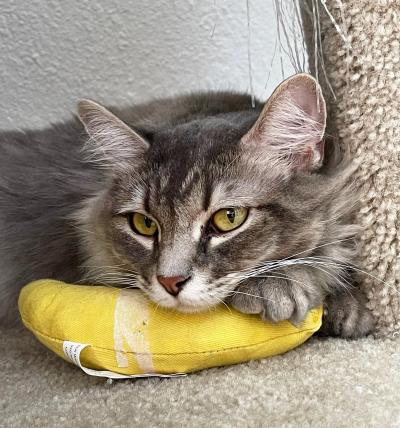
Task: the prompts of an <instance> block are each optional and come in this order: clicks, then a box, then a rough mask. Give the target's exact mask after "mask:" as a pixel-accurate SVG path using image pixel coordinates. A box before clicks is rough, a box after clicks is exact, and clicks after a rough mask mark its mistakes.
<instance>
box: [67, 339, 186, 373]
mask: <svg viewBox="0 0 400 428" xmlns="http://www.w3.org/2000/svg"><path fill="white" fill-rule="evenodd" d="M88 346H90V345H88V344H85V343H78V342H70V341H68V340H64V342H63V351H64V354H65V356H66V357H67V358H68V359H69V360H70V361H71V362H72V363H74V364H75V365H76V366H78V367H80V368H81V369H82V370H83V371H84V372H85V373H86V374H88V375H90V376H97V377H106V378H108V379H133V378H141V377H142V378H143V377H180V376H186V373H172V374H162V373H143V374H138V375H124V374H121V373H115V372H110V371H108V370H93V369H89V368H87V367H84V366H83V365H82V363H81V352H82V351H83V350H84V349H85V348H87V347H88Z"/></svg>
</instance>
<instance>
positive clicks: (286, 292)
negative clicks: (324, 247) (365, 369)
mask: <svg viewBox="0 0 400 428" xmlns="http://www.w3.org/2000/svg"><path fill="white" fill-rule="evenodd" d="M300 273H301V272H300V271H299V270H297V272H296V279H294V278H293V273H292V275H291V276H290V278H291V279H287V278H284V276H285V275H284V274H278V273H276V274H275V275H274V276H277V277H279V276H281V277H280V278H276V277H275V278H274V277H266V278H249V279H248V280H246V282H243V283H242V284H240V286H239V287H238V288H237V289H236V290H234V291H233V292H232V294H231V295H230V296H229V297H228V299H227V301H228V302H229V304H231V305H232V306H233V307H234V308H235V309H237V310H238V311H240V312H243V313H247V314H259V315H260V316H261V318H262V319H264V320H268V321H272V322H279V321H283V320H289V321H290V322H292V323H293V324H299V323H300V322H301V321H302V320H303V319H304V317H305V316H306V314H307V312H308V311H309V310H310V309H312V308H314V307H316V306H319V305H321V304H322V303H323V304H324V316H323V320H322V327H321V329H320V330H319V332H318V334H319V335H322V336H337V337H343V338H347V339H357V338H360V337H364V336H367V335H368V334H371V333H372V332H373V329H374V319H373V316H372V313H371V311H370V310H369V309H368V308H367V305H366V297H365V295H364V293H362V291H361V290H360V289H358V288H356V287H354V288H352V289H350V290H346V291H341V292H337V293H335V294H330V295H328V296H326V297H324V296H325V293H324V291H323V290H322V289H321V288H320V287H319V285H318V283H317V282H314V283H313V278H312V275H310V274H309V273H308V271H307V270H304V271H303V272H302V275H300ZM299 277H301V279H302V280H299ZM314 281H316V278H314Z"/></svg>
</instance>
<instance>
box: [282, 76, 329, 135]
mask: <svg viewBox="0 0 400 428" xmlns="http://www.w3.org/2000/svg"><path fill="white" fill-rule="evenodd" d="M304 83H305V82H304ZM312 83H314V82H312ZM288 92H289V98H291V99H292V100H293V103H294V104H296V105H297V106H298V107H300V108H301V109H302V110H303V111H304V112H305V113H306V114H307V115H308V116H309V117H310V118H311V119H313V120H314V121H315V122H317V123H320V124H321V127H323V128H325V102H324V101H323V99H322V96H321V95H320V94H319V93H318V92H319V91H318V89H317V87H316V86H315V84H312V85H310V84H309V83H308V82H307V84H303V85H293V86H292V87H290V88H289V90H288ZM322 132H323V131H322Z"/></svg>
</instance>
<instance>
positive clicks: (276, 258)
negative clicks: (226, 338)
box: [0, 74, 373, 337]
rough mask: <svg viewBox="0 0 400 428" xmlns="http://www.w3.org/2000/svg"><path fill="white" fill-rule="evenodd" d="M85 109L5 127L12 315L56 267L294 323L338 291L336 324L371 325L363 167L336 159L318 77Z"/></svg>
mask: <svg viewBox="0 0 400 428" xmlns="http://www.w3.org/2000/svg"><path fill="white" fill-rule="evenodd" d="M111 110H112V112H111ZM78 114H79V118H78V117H74V119H72V120H69V121H67V122H65V123H59V124H55V125H53V126H51V127H49V128H48V129H44V130H37V131H26V132H3V133H1V135H0V167H1V170H0V206H1V211H0V236H1V243H0V272H1V277H0V318H2V320H3V322H5V320H9V319H10V317H11V318H13V317H14V316H15V314H16V308H15V303H16V300H17V295H18V292H19V290H20V288H21V286H23V285H24V284H26V283H28V282H29V281H32V280H35V279H39V278H46V277H50V278H56V279H59V280H63V281H66V282H74V283H91V284H98V283H102V284H111V285H117V286H123V287H139V288H141V289H143V291H144V292H145V293H146V294H147V295H148V297H149V298H150V299H152V300H153V301H154V302H156V303H157V304H159V305H161V306H163V307H167V308H174V309H176V310H179V311H184V312H194V311H200V310H206V309H208V308H209V307H212V306H213V305H216V304H219V303H221V302H224V303H225V304H230V305H231V306H233V307H234V308H236V309H237V310H239V311H242V312H244V313H252V314H259V315H260V316H261V317H262V318H263V319H265V320H270V321H273V322H278V321H281V320H290V321H291V322H292V323H294V324H298V323H300V322H301V321H302V320H303V318H304V317H305V315H306V313H307V311H308V310H309V309H311V308H313V307H316V306H318V305H321V304H322V303H323V302H324V300H325V301H326V302H330V304H328V306H327V307H326V324H325V332H326V333H327V334H334V335H339V336H344V337H359V336H363V335H366V334H368V333H370V332H371V330H372V328H373V321H372V316H371V314H370V313H369V311H368V309H367V308H366V305H365V297H364V296H363V295H362V293H361V292H360V290H359V289H357V288H356V287H355V285H354V283H355V279H354V278H353V277H354V271H353V270H352V266H355V265H356V263H357V245H356V242H357V240H356V237H357V233H358V230H359V228H358V226H357V225H356V224H354V223H353V220H352V217H353V214H354V210H355V209H356V206H357V196H356V193H355V192H354V189H353V187H352V185H351V184H349V177H350V176H351V173H352V171H353V168H354V167H352V166H351V164H349V163H348V162H344V161H341V162H334V167H332V166H330V167H328V166H329V159H328V157H329V156H324V151H329V150H325V148H324V146H325V144H324V132H325V126H326V107H325V101H324V98H323V96H322V92H321V88H320V87H319V85H318V83H317V82H316V81H315V80H314V79H313V78H312V77H311V76H309V75H307V74H298V75H294V76H292V77H291V78H289V79H287V80H285V81H284V82H283V83H282V84H281V85H279V87H278V88H277V89H276V90H275V92H274V93H273V94H272V96H271V97H270V98H269V100H268V101H267V102H266V103H265V105H263V104H262V103H261V102H260V101H258V100H255V106H252V99H251V97H250V96H249V95H247V94H240V93H233V92H218V91H217V92H205V93H193V94H187V95H182V96H177V97H172V98H167V99H161V100H154V101H152V102H149V103H147V104H143V105H138V106H136V107H132V108H123V109H118V108H112V109H110V110H108V109H106V108H104V107H102V106H100V105H99V104H97V103H95V102H93V101H90V100H83V101H81V102H80V103H79V105H78ZM327 149H329V147H327ZM331 163H332V162H331Z"/></svg>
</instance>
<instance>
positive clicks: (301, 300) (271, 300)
mask: <svg viewBox="0 0 400 428" xmlns="http://www.w3.org/2000/svg"><path fill="white" fill-rule="evenodd" d="M226 300H227V302H228V303H229V304H230V305H231V306H233V307H234V308H235V309H237V310H238V311H239V312H243V313H245V314H259V315H260V316H261V318H262V319H263V320H266V321H272V322H279V321H283V320H289V321H290V322H292V323H293V324H299V323H300V322H301V321H302V320H303V319H304V317H305V315H306V314H307V312H308V311H309V309H311V308H312V307H315V306H316V304H315V301H314V300H313V299H310V297H309V296H308V295H307V293H306V292H305V291H304V290H303V289H301V288H300V287H297V286H295V285H293V283H290V282H289V281H288V280H286V279H278V278H265V279H262V280H259V279H250V280H248V281H247V282H246V283H243V284H241V285H240V286H239V287H238V288H236V290H234V291H233V292H232V294H231V295H230V296H229V297H228V298H227V299H226Z"/></svg>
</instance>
